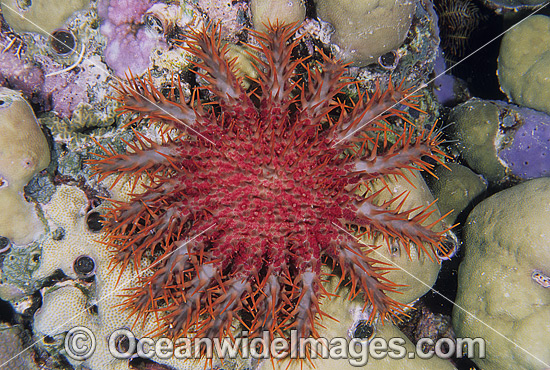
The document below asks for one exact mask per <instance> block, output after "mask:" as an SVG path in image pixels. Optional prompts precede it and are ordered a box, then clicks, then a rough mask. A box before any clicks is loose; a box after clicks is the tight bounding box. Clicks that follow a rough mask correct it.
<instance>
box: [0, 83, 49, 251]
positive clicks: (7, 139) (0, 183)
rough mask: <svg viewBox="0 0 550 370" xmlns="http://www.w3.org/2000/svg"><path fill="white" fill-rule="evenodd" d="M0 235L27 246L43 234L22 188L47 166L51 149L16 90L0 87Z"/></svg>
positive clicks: (28, 107) (25, 102)
mask: <svg viewBox="0 0 550 370" xmlns="http://www.w3.org/2000/svg"><path fill="white" fill-rule="evenodd" d="M0 130H1V132H2V135H0V208H2V209H3V211H2V212H0V236H4V237H7V238H8V239H10V240H11V241H12V242H14V243H16V244H25V243H30V242H32V241H33V240H34V238H35V237H37V236H38V235H39V234H40V232H41V231H42V227H41V224H40V222H39V221H38V218H37V217H36V214H35V211H34V209H33V205H32V204H30V203H28V202H27V201H26V200H25V197H24V192H23V188H24V187H25V185H27V183H28V182H29V181H30V180H31V179H32V177H33V176H34V175H36V174H37V173H38V172H40V171H42V170H43V169H45V168H46V167H47V166H48V164H49V163H50V148H49V146H48V142H47V140H46V137H45V136H44V133H43V132H42V129H41V128H40V125H39V124H38V122H37V121H36V117H35V116H34V112H33V110H32V108H31V106H30V105H29V103H27V101H26V100H25V99H24V98H23V96H22V94H21V93H20V92H18V91H14V90H10V89H7V88H4V87H0Z"/></svg>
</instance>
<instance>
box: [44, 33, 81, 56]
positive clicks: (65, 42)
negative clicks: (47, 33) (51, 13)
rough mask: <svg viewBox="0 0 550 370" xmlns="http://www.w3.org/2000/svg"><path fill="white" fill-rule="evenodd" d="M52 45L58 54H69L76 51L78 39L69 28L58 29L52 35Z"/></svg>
mask: <svg viewBox="0 0 550 370" xmlns="http://www.w3.org/2000/svg"><path fill="white" fill-rule="evenodd" d="M50 46H51V47H52V49H53V51H55V52H56V53H57V54H59V55H67V54H70V53H72V52H73V51H74V48H75V46H76V39H75V37H74V35H73V33H72V32H71V31H69V30H63V29H62V30H57V31H54V32H53V33H52V35H51V37H50Z"/></svg>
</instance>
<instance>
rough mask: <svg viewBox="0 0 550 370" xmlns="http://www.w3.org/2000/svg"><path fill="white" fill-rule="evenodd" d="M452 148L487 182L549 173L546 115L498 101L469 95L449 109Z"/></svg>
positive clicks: (549, 123)
mask: <svg viewBox="0 0 550 370" xmlns="http://www.w3.org/2000/svg"><path fill="white" fill-rule="evenodd" d="M450 121H451V122H454V123H455V124H454V125H453V126H452V127H451V131H453V134H452V135H453V137H454V138H456V139H457V143H456V145H455V149H456V151H457V152H458V153H460V156H462V157H463V158H464V159H465V160H466V162H467V163H468V165H469V166H470V167H471V168H472V169H473V170H474V171H476V172H478V173H479V174H482V175H483V176H485V177H486V178H487V180H489V181H490V182H499V181H503V180H505V179H506V177H507V176H514V177H517V178H522V179H530V178H535V177H542V176H548V174H549V173H550V164H549V163H550V162H549V161H548V159H547V158H548V156H550V144H549V143H550V141H549V140H550V116H548V115H547V114H544V113H542V112H538V111H535V110H533V109H529V108H522V107H518V106H516V105H512V104H507V103H504V102H499V101H484V100H480V99H470V100H469V101H467V102H466V103H464V104H461V105H459V106H457V107H455V108H454V109H453V111H452V112H451V115H450Z"/></svg>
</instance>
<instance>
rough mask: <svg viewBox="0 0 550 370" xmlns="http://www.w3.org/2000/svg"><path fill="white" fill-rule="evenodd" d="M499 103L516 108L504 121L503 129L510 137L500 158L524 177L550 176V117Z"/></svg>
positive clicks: (509, 107) (506, 107) (527, 109)
mask: <svg viewBox="0 0 550 370" xmlns="http://www.w3.org/2000/svg"><path fill="white" fill-rule="evenodd" d="M499 106H500V108H501V109H502V108H505V109H507V110H508V111H509V110H511V111H512V114H509V115H506V116H504V117H503V118H502V120H501V130H504V131H505V134H506V136H508V137H509V138H510V139H508V140H506V142H507V144H506V145H505V146H504V147H503V148H502V149H501V150H499V152H498V156H499V158H500V159H501V160H502V161H504V162H505V163H506V165H507V166H508V168H509V169H510V171H511V172H512V174H514V175H516V176H519V177H521V178H524V179H532V178H537V177H545V176H550V116H549V115H548V114H545V113H542V112H538V111H536V110H533V109H529V108H523V107H517V106H514V105H511V104H499Z"/></svg>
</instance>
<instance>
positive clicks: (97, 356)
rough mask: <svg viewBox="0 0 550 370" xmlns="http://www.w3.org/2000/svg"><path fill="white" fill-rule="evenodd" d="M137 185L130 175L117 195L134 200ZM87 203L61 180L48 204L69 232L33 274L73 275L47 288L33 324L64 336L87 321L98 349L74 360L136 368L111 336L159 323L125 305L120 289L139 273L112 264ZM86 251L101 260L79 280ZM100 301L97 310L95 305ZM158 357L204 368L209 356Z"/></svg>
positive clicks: (188, 368)
mask: <svg viewBox="0 0 550 370" xmlns="http://www.w3.org/2000/svg"><path fill="white" fill-rule="evenodd" d="M109 180H110V181H112V179H107V180H105V183H107V184H110V182H109ZM107 186H108V185H107ZM131 186H132V184H131V183H130V182H128V181H120V182H119V183H118V184H117V185H116V186H115V187H114V189H112V194H113V197H114V198H115V199H118V200H128V193H129V192H130V189H131ZM137 189H139V186H138V187H137ZM87 208H88V199H87V197H86V194H85V193H84V192H83V191H82V190H80V189H79V188H77V187H74V186H68V185H62V186H60V187H59V188H58V189H57V192H56V193H55V194H54V196H53V197H52V199H51V201H50V202H49V203H48V204H47V205H45V206H44V213H45V218H46V220H47V222H48V224H49V227H50V229H51V230H56V229H58V228H63V230H64V231H65V233H64V237H63V238H62V239H61V240H55V239H54V238H52V237H48V238H46V239H45V240H44V242H43V244H42V258H41V266H40V268H39V269H38V270H37V271H36V272H35V274H34V276H33V278H34V279H37V280H38V279H44V278H46V277H48V276H50V275H51V274H52V273H53V272H54V271H56V270H61V271H63V272H64V273H65V274H66V275H67V276H69V277H71V278H72V280H69V281H65V282H62V283H58V284H56V285H54V286H53V287H51V288H47V289H44V290H43V292H42V294H43V304H42V307H41V308H40V309H39V311H37V313H36V314H35V317H34V327H33V329H34V332H35V334H37V335H38V336H39V337H43V336H46V335H47V336H50V337H53V338H56V339H58V338H62V337H63V336H64V334H65V333H67V332H68V331H69V330H70V329H71V328H74V327H77V326H84V327H85V328H87V329H89V330H91V332H92V333H93V334H94V336H95V338H96V349H95V351H94V353H93V354H92V355H91V357H89V358H87V359H85V360H75V359H71V358H69V357H68V360H69V362H71V363H72V364H73V365H74V366H82V367H85V368H87V369H91V370H130V367H129V363H128V360H127V359H117V358H115V357H113V356H112V355H111V352H110V351H109V347H108V338H109V337H110V335H111V334H112V333H113V332H114V331H116V330H118V329H125V328H126V329H131V330H132V333H133V334H134V335H135V336H136V338H143V337H144V336H146V335H147V334H148V333H150V332H153V331H155V329H156V323H155V321H154V320H150V321H149V322H148V323H147V325H145V327H141V326H140V325H136V326H135V327H133V326H134V322H135V317H129V312H128V311H122V310H121V308H120V303H121V302H122V298H121V297H120V295H121V294H124V293H125V289H127V288H130V287H132V286H133V282H134V281H135V280H136V279H137V275H136V273H135V272H134V269H133V268H132V266H128V267H127V268H126V269H125V270H124V271H123V272H122V273H121V271H120V270H119V268H118V267H117V268H115V269H111V266H110V263H111V259H110V254H109V251H108V250H107V248H106V246H105V245H104V244H102V243H101V233H94V232H92V231H90V230H89V229H88V227H87V224H86V215H87V212H86V210H87ZM95 210H97V209H95ZM56 239H58V238H56ZM82 255H86V256H89V257H91V258H92V259H93V260H94V261H95V265H96V269H95V278H94V282H93V283H89V282H85V281H82V280H79V279H78V274H77V273H76V272H75V271H74V269H73V264H74V261H75V259H76V258H77V257H79V256H82ZM94 305H95V307H96V308H97V313H93V310H91V309H90V308H91V307H92V306H94ZM152 360H153V361H156V362H159V363H165V364H169V365H170V366H172V367H173V368H174V369H177V370H192V369H202V368H204V366H205V365H204V363H205V362H204V361H198V362H195V361H190V360H178V359H175V358H169V359H159V358H156V357H153V358H152Z"/></svg>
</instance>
